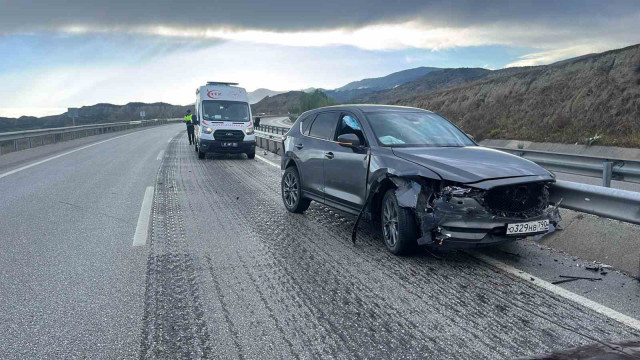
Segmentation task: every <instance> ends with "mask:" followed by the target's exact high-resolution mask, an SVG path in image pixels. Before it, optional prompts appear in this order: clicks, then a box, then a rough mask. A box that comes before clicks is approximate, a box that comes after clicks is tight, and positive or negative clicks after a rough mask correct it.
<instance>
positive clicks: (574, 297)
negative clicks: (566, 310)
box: [468, 252, 640, 330]
mask: <svg viewBox="0 0 640 360" xmlns="http://www.w3.org/2000/svg"><path fill="white" fill-rule="evenodd" d="M468 254H470V255H471V256H473V257H475V258H476V259H478V260H480V261H482V262H485V263H487V264H489V265H491V266H493V267H496V268H498V269H500V270H502V271H504V272H506V273H508V274H510V275H513V276H515V277H518V278H520V279H523V280H524V281H526V282H528V283H530V284H534V285H536V286H539V287H541V288H543V289H545V290H547V291H550V292H552V293H554V294H556V295H558V296H562V297H563V298H565V299H567V300H571V301H573V302H575V303H578V304H580V305H582V306H584V307H587V308H589V309H591V310H593V311H595V312H597V313H599V314H602V315H604V316H607V317H609V318H611V319H613V320H616V321H618V322H620V323H622V324H624V325H627V326H629V327H631V328H633V329H635V330H640V320H637V319H634V318H632V317H630V316H627V315H625V314H622V313H619V312H617V311H615V310H613V309H611V308H608V307H606V306H604V305H602V304H599V303H597V302H595V301H593V300H589V299H587V298H585V297H584V296H580V295H578V294H575V293H572V292H571V291H569V290H566V289H563V288H561V287H560V286H557V285H553V284H551V283H549V282H547V281H544V280H542V279H540V278H538V277H536V276H533V275H531V274H529V273H527V272H524V271H522V270H519V269H516V268H514V267H513V266H511V265H508V264H505V263H503V262H502V261H499V260H496V259H494V258H492V257H490V256H487V255H485V254H481V253H477V252H468Z"/></svg>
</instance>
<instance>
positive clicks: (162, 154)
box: [156, 150, 164, 160]
mask: <svg viewBox="0 0 640 360" xmlns="http://www.w3.org/2000/svg"><path fill="white" fill-rule="evenodd" d="M163 156H164V150H160V153H159V154H158V157H157V158H156V160H162V157H163Z"/></svg>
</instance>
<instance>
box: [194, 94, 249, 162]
mask: <svg viewBox="0 0 640 360" xmlns="http://www.w3.org/2000/svg"><path fill="white" fill-rule="evenodd" d="M234 85H238V84H237V83H226V82H208V83H207V85H205V86H201V87H199V88H198V89H197V90H196V104H195V108H196V109H195V113H194V114H193V115H194V116H193V118H192V119H193V120H194V121H193V123H194V124H195V129H194V130H195V136H196V145H195V150H196V151H197V152H198V158H200V159H204V158H205V156H206V154H207V153H216V154H247V156H248V157H249V159H253V158H254V157H255V156H256V138H255V136H254V134H253V118H252V117H251V107H250V106H249V97H248V96H247V91H246V90H245V89H243V88H241V87H237V86H234Z"/></svg>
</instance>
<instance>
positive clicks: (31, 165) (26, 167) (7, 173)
mask: <svg viewBox="0 0 640 360" xmlns="http://www.w3.org/2000/svg"><path fill="white" fill-rule="evenodd" d="M133 134H135V132H134V133H130V134H125V135H120V136H116V137H112V138H110V139H107V140H102V141H98V142H97V143H93V144H90V145H87V146H83V147H81V148H77V149H74V150H71V151H67V152H65V153H62V154H58V155H56V156H52V157H50V158H46V159H44V160H40V161H36V162H34V163H31V164H29V165H25V166H23V167H19V168H17V169H13V170H11V171H7V172H6V173H4V174H0V179H2V178H3V177H5V176H9V175H11V174H15V173H17V172H20V171H22V170H26V169H28V168H32V167H34V166H37V165H40V164H43V163H46V162H47V161H51V160H55V159H57V158H61V157H63V156H66V155H69V154H72V153H74V152H76V151H80V150H84V149H87V148H90V147H92V146H96V145H100V144H102V143H106V142H107V141H111V140H115V139H119V138H122V137H125V136H129V135H133Z"/></svg>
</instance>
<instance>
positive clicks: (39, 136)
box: [0, 118, 180, 155]
mask: <svg viewBox="0 0 640 360" xmlns="http://www.w3.org/2000/svg"><path fill="white" fill-rule="evenodd" d="M179 120H180V119H175V118H174V119H153V120H137V121H125V122H115V123H102V124H90V125H79V126H66V127H58V128H46V129H35V130H24V131H12V132H3V133H0V155H3V154H7V153H10V152H15V151H20V150H25V149H30V148H33V147H38V146H42V145H49V144H55V143H58V142H62V141H68V140H73V139H77V138H81V137H86V136H92V135H99V134H105V133H110V132H116V131H122V130H128V129H133V128H140V127H147V126H156V125H163V124H167V123H170V122H174V121H179Z"/></svg>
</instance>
